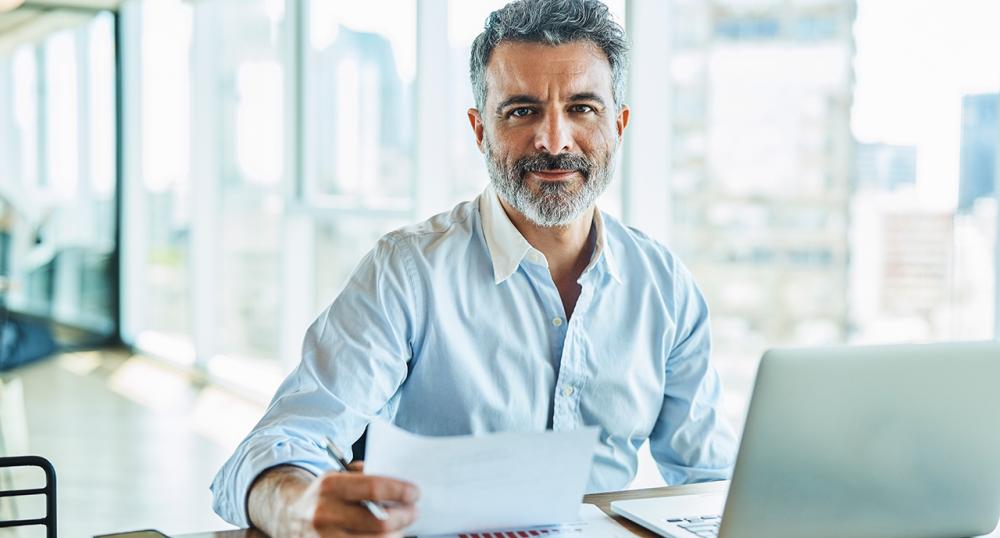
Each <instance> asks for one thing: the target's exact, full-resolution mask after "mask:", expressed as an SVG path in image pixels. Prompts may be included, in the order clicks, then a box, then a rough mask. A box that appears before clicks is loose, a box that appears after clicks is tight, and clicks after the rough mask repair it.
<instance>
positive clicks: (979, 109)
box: [958, 93, 1000, 213]
mask: <svg viewBox="0 0 1000 538" xmlns="http://www.w3.org/2000/svg"><path fill="white" fill-rule="evenodd" d="M998 109H1000V95H998V94H995V93H988V94H981V95H966V96H965V97H963V98H962V150H961V165H960V166H961V168H960V170H959V178H960V179H959V187H958V211H959V212H960V213H968V212H969V211H970V210H971V209H972V204H973V203H974V202H975V200H976V199H977V198H981V197H983V196H990V195H992V194H993V192H994V189H995V188H996V173H997V147H998V146H1000V110H998Z"/></svg>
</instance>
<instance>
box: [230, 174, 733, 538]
mask: <svg viewBox="0 0 1000 538" xmlns="http://www.w3.org/2000/svg"><path fill="white" fill-rule="evenodd" d="M591 237H592V241H593V246H594V254H593V257H592V259H591V263H590V265H589V266H588V267H587V268H586V270H584V272H583V274H582V275H581V276H580V279H579V283H580V286H581V288H582V291H581V293H580V297H579V300H578V302H577V304H576V308H575V310H574V312H573V315H572V317H571V319H570V320H569V321H567V320H566V314H565V312H564V309H563V304H562V301H561V300H560V297H559V292H558V290H557V289H556V286H555V284H554V282H553V280H552V277H551V275H550V274H549V269H548V265H547V263H546V260H545V256H544V255H543V254H542V253H541V252H539V251H538V250H536V249H534V248H532V246H531V245H530V244H528V242H527V241H526V240H525V239H524V237H523V236H522V235H521V234H520V232H518V231H517V228H515V227H514V225H513V224H512V223H511V221H510V219H509V218H508V217H507V214H506V213H505V212H504V210H503V207H502V206H501V205H500V203H499V200H498V199H497V195H496V193H495V192H494V191H493V190H492V189H491V188H487V189H486V191H485V192H484V193H483V194H482V195H480V196H479V197H478V198H477V199H476V200H475V201H471V202H465V203H462V204H460V205H458V206H456V207H455V208H454V209H453V210H452V211H450V212H448V213H442V214H440V215H437V216H435V217H433V218H431V219H430V220H428V221H425V222H423V223H420V224H417V225H414V226H411V227H407V228H403V229H401V230H397V231H394V232H392V233H389V234H388V235H386V236H385V237H383V238H382V239H381V240H379V242H378V243H377V244H376V245H375V248H374V249H373V250H372V251H371V252H369V253H368V254H367V255H366V256H365V257H364V259H362V260H361V263H360V264H359V265H358V267H357V269H356V270H355V271H354V274H353V275H352V276H351V278H350V280H349V282H348V283H347V286H346V287H345V288H344V291H343V292H341V294H340V295H339V296H338V297H337V299H336V300H335V301H334V302H333V304H332V305H330V307H329V308H327V309H326V311H324V312H323V313H322V314H321V315H320V316H319V319H317V320H316V321H315V322H314V323H313V325H312V326H311V327H310V328H309V330H308V332H307V333H306V336H305V343H304V345H303V351H302V362H301V363H300V364H299V366H298V367H297V368H296V369H295V371H293V372H292V373H291V374H290V375H289V376H288V378H287V379H285V381H284V383H282V385H281V387H280V388H279V389H278V392H277V394H275V396H274V399H273V400H272V402H271V404H270V406H269V407H268V409H267V412H266V413H265V415H264V418H263V419H261V421H260V423H258V424H257V426H255V427H254V429H253V430H252V431H251V432H250V434H249V435H248V436H247V438H246V439H245V440H244V441H243V442H242V443H241V444H240V445H239V447H237V449H236V452H235V453H234V454H233V455H232V457H231V458H230V459H229V461H228V462H226V464H225V465H224V466H223V467H222V469H221V470H220V471H219V473H218V475H217V476H216V477H215V481H214V482H213V484H212V492H213V494H214V499H215V502H214V508H215V511H216V512H217V513H218V514H219V515H220V516H222V517H223V519H225V520H226V521H229V522H231V523H233V524H236V525H239V526H247V525H249V521H248V519H247V514H246V507H245V501H246V495H247V490H248V488H249V486H250V485H251V483H252V482H253V480H254V479H255V478H256V477H257V476H258V474H260V473H261V472H262V471H264V470H266V469H267V468H269V467H272V466H275V465H279V464H292V465H297V466H300V467H303V468H305V469H308V470H310V471H311V472H313V473H316V474H321V473H322V472H324V471H326V470H329V469H330V468H332V467H333V463H332V462H331V461H330V460H329V459H328V457H327V456H326V455H325V452H324V450H323V448H322V444H323V438H324V436H330V437H332V438H333V439H334V441H335V442H336V443H337V445H338V446H339V448H341V449H342V450H344V452H345V453H350V447H351V445H352V443H353V442H354V441H355V440H356V439H358V437H360V436H361V434H362V433H363V432H364V430H365V427H366V426H367V424H368V423H369V422H370V421H371V420H372V418H373V417H381V418H384V419H386V420H388V421H390V422H393V423H395V424H396V425H397V426H400V427H402V428H403V429H406V430H408V431H411V432H415V433H419V434H423V435H459V434H477V433H487V432H496V431H529V430H532V431H533V430H545V429H554V430H572V429H574V428H579V427H581V426H586V425H594V426H598V427H599V428H600V436H599V443H598V446H597V450H596V453H595V454H594V464H593V468H592V470H591V474H590V480H589V483H588V487H587V490H588V491H589V492H596V491H608V490H618V489H623V488H625V487H627V486H628V484H629V482H630V481H631V480H632V478H633V477H634V476H635V472H636V464H637V460H636V454H637V452H638V450H639V447H640V446H641V445H642V444H643V443H644V442H645V441H646V440H647V439H649V441H650V448H651V452H652V454H653V457H654V458H655V459H656V462H657V465H658V467H659V470H660V473H661V474H662V475H663V478H664V480H666V482H667V483H668V484H682V483H689V482H700V481H708V480H721V479H726V478H728V477H729V475H730V472H731V470H732V465H733V462H734V459H735V453H736V446H737V445H736V437H735V435H734V433H733V431H732V429H731V428H730V427H729V425H728V424H727V423H726V421H725V419H724V418H723V416H722V410H721V398H722V389H721V386H720V383H719V378H718V375H717V373H716V371H715V369H714V368H713V367H712V366H711V364H710V362H709V351H710V337H709V322H708V308H707V306H706V304H705V300H704V299H703V297H702V295H701V293H700V291H699V290H698V288H697V286H696V285H695V283H694V280H693V279H692V277H691V274H690V273H689V272H688V270H687V269H686V268H685V267H684V266H683V265H682V264H681V263H680V262H679V261H678V260H677V259H676V258H675V257H674V256H673V255H672V254H671V253H670V252H669V251H668V250H667V249H666V248H665V247H664V246H662V245H661V244H659V243H657V242H656V241H654V240H652V239H650V238H649V237H647V236H646V235H644V234H642V233H641V232H639V231H636V230H634V229H632V228H628V227H626V226H624V225H623V224H621V223H620V222H619V221H617V220H615V219H614V218H612V217H610V216H608V215H606V214H602V213H601V212H599V211H595V218H594V224H593V227H592V234H591Z"/></svg>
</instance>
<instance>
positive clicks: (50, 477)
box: [0, 456, 56, 538]
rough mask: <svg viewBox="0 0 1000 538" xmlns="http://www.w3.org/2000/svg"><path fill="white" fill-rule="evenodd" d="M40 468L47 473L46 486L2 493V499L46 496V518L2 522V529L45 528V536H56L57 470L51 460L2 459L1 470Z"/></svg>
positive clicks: (48, 537) (30, 457) (36, 458)
mask: <svg viewBox="0 0 1000 538" xmlns="http://www.w3.org/2000/svg"><path fill="white" fill-rule="evenodd" d="M13 467H39V468H41V469H42V470H43V471H45V486H44V487H41V488H34V489H12V490H2V491H0V498H2V497H27V496H31V495H45V517H42V518H39V519H14V520H0V529H2V528H7V527H30V526H34V525H44V526H45V536H46V537H47V538H55V536H56V470H55V468H54V467H52V463H50V462H49V460H47V459H45V458H43V457H41V456H10V457H0V468H2V469H7V468H13Z"/></svg>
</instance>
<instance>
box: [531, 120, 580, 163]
mask: <svg viewBox="0 0 1000 538" xmlns="http://www.w3.org/2000/svg"><path fill="white" fill-rule="evenodd" d="M535 149H536V150H538V151H544V152H546V153H550V154H552V155H558V154H560V153H568V152H572V151H573V136H572V126H571V125H570V123H569V121H568V119H567V118H566V117H565V115H564V114H562V113H559V112H553V113H548V114H546V115H545V117H544V118H543V119H542V121H540V122H538V128H537V131H536V132H535Z"/></svg>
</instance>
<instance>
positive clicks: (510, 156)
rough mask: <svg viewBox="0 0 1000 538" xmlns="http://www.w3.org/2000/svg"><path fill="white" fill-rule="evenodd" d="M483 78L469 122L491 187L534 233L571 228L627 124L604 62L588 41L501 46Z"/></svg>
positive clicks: (609, 169)
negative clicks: (482, 95)
mask: <svg viewBox="0 0 1000 538" xmlns="http://www.w3.org/2000/svg"><path fill="white" fill-rule="evenodd" d="M486 78H487V92H486V103H485V105H484V106H483V110H476V109H470V110H469V121H470V122H471V123H472V128H473V131H474V132H475V134H476V143H477V144H478V145H479V149H480V151H482V152H483V153H484V154H485V155H486V165H487V168H488V169H489V173H490V178H491V180H492V182H493V186H494V187H495V188H496V190H497V192H498V193H499V194H500V197H501V198H502V199H503V200H504V201H506V202H507V203H508V204H509V205H511V206H512V207H513V208H514V209H515V210H517V211H518V212H520V213H521V214H522V215H524V216H525V217H526V218H527V219H528V220H529V221H531V222H533V223H534V224H535V225H538V226H543V227H554V226H566V225H568V224H570V223H572V222H573V221H574V220H576V219H577V218H578V217H579V216H580V214H581V213H583V211H585V210H586V209H588V208H589V207H591V206H592V205H593V203H594V200H595V199H596V198H597V197H598V196H599V195H600V194H601V193H602V192H604V189H605V188H606V187H607V185H608V182H609V181H610V180H611V175H612V173H613V171H614V161H615V154H616V152H617V149H618V144H619V142H620V141H621V138H622V132H623V131H624V129H625V126H626V125H627V124H628V108H627V107H622V110H621V111H619V110H617V109H616V107H615V104H614V97H613V94H612V81H611V66H610V64H609V63H608V59H607V56H605V54H604V51H602V50H601V48H600V47H598V46H597V45H594V44H593V43H590V42H588V41H580V42H574V43H567V44H564V45H558V46H550V45H544V44H540V43H519V42H505V43H502V44H501V45H500V46H498V47H497V48H496V49H494V50H493V54H492V56H491V57H490V61H489V64H488V65H487V67H486Z"/></svg>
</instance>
